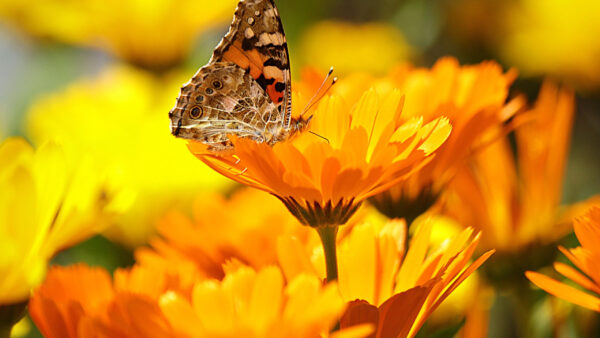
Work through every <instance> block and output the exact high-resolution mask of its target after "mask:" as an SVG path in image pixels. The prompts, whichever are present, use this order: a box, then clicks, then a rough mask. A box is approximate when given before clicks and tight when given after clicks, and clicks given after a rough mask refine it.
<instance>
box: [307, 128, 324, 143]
mask: <svg viewBox="0 0 600 338" xmlns="http://www.w3.org/2000/svg"><path fill="white" fill-rule="evenodd" d="M308 132H309V133H311V134H313V135H315V136H317V137H320V138H322V139H324V140H325V141H326V142H327V144H329V139H328V138H327V137H325V136H323V135H319V134H317V133H315V132H314V131H310V130H309V131H308Z"/></svg>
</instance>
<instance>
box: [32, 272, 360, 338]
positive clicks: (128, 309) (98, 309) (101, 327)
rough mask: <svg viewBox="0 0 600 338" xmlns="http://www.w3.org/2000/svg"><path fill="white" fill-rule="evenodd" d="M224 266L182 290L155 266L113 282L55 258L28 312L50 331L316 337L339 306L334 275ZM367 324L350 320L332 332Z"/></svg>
mask: <svg viewBox="0 0 600 338" xmlns="http://www.w3.org/2000/svg"><path fill="white" fill-rule="evenodd" d="M178 263H179V262H173V264H174V265H176V264H178ZM227 270H228V271H227V274H226V276H225V278H224V280H223V281H222V282H217V281H215V280H196V281H194V282H193V283H192V284H191V286H192V287H191V289H190V290H189V292H181V291H182V289H181V288H179V286H180V285H177V283H173V281H174V279H173V278H172V277H174V275H170V276H169V275H167V274H165V273H164V272H165V271H161V269H160V268H159V269H153V268H148V267H142V266H136V267H134V268H133V269H128V270H118V271H117V272H116V274H115V278H114V282H113V281H111V279H110V275H109V274H108V272H106V271H105V270H102V269H99V268H90V267H87V266H84V265H76V266H71V267H58V266H56V267H53V268H52V269H51V270H50V271H49V273H48V278H47V279H46V281H45V283H44V284H43V285H42V286H41V287H40V289H38V290H37V291H36V292H35V293H34V295H33V297H32V298H31V301H30V304H29V306H30V313H31V316H32V318H33V320H34V322H35V323H36V325H37V326H38V328H39V329H40V331H41V332H42V334H43V335H44V337H50V338H52V337H61V338H64V337H67V338H68V337H107V338H108V337H156V338H159V337H216V336H218V337H223V338H225V337H240V336H242V337H318V336H321V334H326V333H327V331H328V329H329V328H330V327H331V326H333V325H334V323H335V322H336V321H337V320H338V319H339V317H340V315H341V313H342V311H343V310H344V303H343V301H342V300H341V299H340V297H339V294H338V292H337V286H336V284H335V283H332V284H329V285H327V286H322V283H321V281H320V280H319V279H317V278H316V277H314V276H299V277H297V278H295V279H294V280H292V281H290V282H289V283H285V281H284V280H283V276H282V274H281V272H280V271H279V269H278V268H276V267H267V268H263V269H261V270H259V271H254V270H253V269H252V268H249V267H244V266H241V265H239V264H234V263H232V264H229V265H228V268H227ZM182 272H183V271H182ZM179 277H180V278H181V277H184V276H183V275H179ZM180 280H181V279H180ZM370 330H371V329H370V328H369V327H368V326H367V327H365V326H363V327H353V328H351V329H348V330H343V331H340V332H339V333H338V334H337V335H336V337H338V338H342V337H344V338H352V337H364V336H365V335H366V334H368V333H369V332H370Z"/></svg>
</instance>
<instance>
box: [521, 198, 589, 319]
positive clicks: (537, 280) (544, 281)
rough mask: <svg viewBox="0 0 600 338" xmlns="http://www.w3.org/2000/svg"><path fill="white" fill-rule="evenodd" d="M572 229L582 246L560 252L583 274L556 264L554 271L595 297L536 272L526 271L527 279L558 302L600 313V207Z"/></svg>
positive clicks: (582, 218) (578, 220) (578, 221)
mask: <svg viewBox="0 0 600 338" xmlns="http://www.w3.org/2000/svg"><path fill="white" fill-rule="evenodd" d="M573 227H574V230H575V235H576V236H577V239H578V240H579V243H580V244H581V246H579V247H577V248H575V249H571V250H567V249H565V248H564V247H562V246H561V247H559V249H560V251H561V252H562V253H563V254H565V256H567V258H569V260H570V261H571V262H573V264H575V266H576V267H577V268H578V269H579V270H581V272H579V271H577V270H576V269H573V268H572V267H570V266H569V265H567V264H563V263H558V262H557V263H554V268H555V269H556V271H558V272H559V273H560V274H561V275H563V276H565V277H567V278H568V279H571V280H572V281H574V282H575V283H577V284H579V285H580V286H582V287H584V288H585V289H588V290H589V291H592V292H594V293H595V294H596V295H591V294H589V293H586V292H583V291H580V290H578V289H576V288H574V287H571V286H568V285H566V284H564V283H561V282H558V281H556V280H554V279H552V278H550V277H547V276H545V275H542V274H540V273H537V272H533V271H527V272H526V273H525V275H526V276H527V278H529V280H530V281H532V282H533V283H534V284H535V285H537V286H539V287H540V288H542V289H543V290H545V291H546V292H548V293H551V294H553V295H554V296H556V297H558V298H562V299H564V300H566V301H568V302H571V303H574V304H577V305H580V306H583V307H585V308H588V309H590V310H593V311H596V312H600V296H598V295H600V245H599V244H600V207H597V206H596V207H593V208H592V209H590V210H589V211H588V212H587V213H586V214H585V215H584V216H581V217H577V218H575V222H574V225H573Z"/></svg>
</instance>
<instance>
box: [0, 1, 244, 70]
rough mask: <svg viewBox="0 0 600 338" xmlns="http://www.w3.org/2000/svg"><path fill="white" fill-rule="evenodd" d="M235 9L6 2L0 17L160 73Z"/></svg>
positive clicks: (224, 4) (195, 4)
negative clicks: (111, 54) (106, 52)
mask: <svg viewBox="0 0 600 338" xmlns="http://www.w3.org/2000/svg"><path fill="white" fill-rule="evenodd" d="M235 3H236V1H235V0H223V1H208V0H182V1H177V2H173V1H169V0H150V1H139V0H125V1H117V0H108V1H98V0H82V1H72V0H71V1H63V0H41V1H36V3H35V5H32V4H27V3H24V2H22V1H20V0H8V1H3V2H2V3H1V4H0V17H3V18H4V19H5V20H6V21H8V22H10V23H12V24H14V25H16V26H18V27H20V28H23V29H24V30H26V31H28V32H30V33H31V34H33V35H36V36H40V37H48V38H52V39H56V40H58V41H61V42H66V43H72V44H76V45H82V46H93V47H97V48H102V49H105V50H107V51H109V52H111V53H113V54H115V55H116V56H118V57H119V58H121V59H124V60H126V61H129V62H131V63H134V64H136V65H139V66H144V67H147V68H151V69H164V68H167V67H169V66H173V65H174V64H177V63H179V62H181V60H182V59H183V58H185V57H186V55H187V54H188V53H189V50H190V48H191V47H192V45H193V43H194V40H195V39H196V38H197V37H198V35H200V34H201V33H202V32H204V31H205V30H206V29H208V28H209V27H211V26H213V25H215V24H217V23H219V22H221V21H227V19H229V18H230V17H231V13H233V10H234V7H235ZM124 27H126V29H123V28H124Z"/></svg>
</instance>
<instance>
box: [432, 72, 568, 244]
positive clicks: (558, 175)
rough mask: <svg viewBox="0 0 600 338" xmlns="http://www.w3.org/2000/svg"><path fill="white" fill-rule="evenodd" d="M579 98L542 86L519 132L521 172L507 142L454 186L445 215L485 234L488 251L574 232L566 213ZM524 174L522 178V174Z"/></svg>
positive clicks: (478, 161)
mask: <svg viewBox="0 0 600 338" xmlns="http://www.w3.org/2000/svg"><path fill="white" fill-rule="evenodd" d="M573 106H574V97H573V93H572V92H570V91H568V90H564V89H563V90H559V89H558V88H557V87H556V86H555V85H553V84H551V83H545V84H544V86H543V87H542V89H541V91H540V94H539V97H538V100H537V102H536V104H535V106H534V107H533V108H532V109H531V110H529V111H527V112H525V113H524V115H525V116H527V118H528V119H529V120H528V122H527V123H524V124H522V125H521V126H520V127H518V128H517V129H516V130H515V133H516V142H517V160H518V167H517V165H516V164H515V159H514V155H513V153H512V151H511V148H510V145H509V143H508V140H507V139H500V140H498V141H497V142H495V143H493V144H491V145H490V146H488V147H487V148H486V149H484V150H482V151H481V152H479V153H478V154H477V155H476V156H475V157H474V158H473V160H472V161H471V163H469V166H465V167H464V169H463V170H462V171H460V172H459V173H458V174H457V176H456V177H455V179H454V180H453V182H452V184H451V190H452V192H451V193H449V194H448V196H447V199H446V205H445V207H444V208H445V210H446V212H447V213H448V214H450V215H452V216H453V217H454V218H456V219H457V220H458V221H459V223H461V224H468V225H473V226H475V227H478V228H479V229H481V230H482V231H483V239H482V241H483V242H484V245H485V247H491V248H497V249H499V250H501V251H508V252H516V251H518V250H520V249H523V248H525V247H526V246H527V245H529V244H532V243H536V242H541V243H550V242H552V241H554V240H556V239H558V238H560V237H561V236H563V235H565V234H566V232H567V231H568V227H567V224H568V223H567V222H566V219H565V215H568V214H569V213H570V211H569V210H568V209H565V210H563V209H560V208H559V207H560V198H561V192H562V185H563V174H564V169H565V161H566V157H567V151H568V148H569V147H568V145H569V140H570V135H571V125H572V120H573V113H574V107H573ZM517 173H518V174H517Z"/></svg>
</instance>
